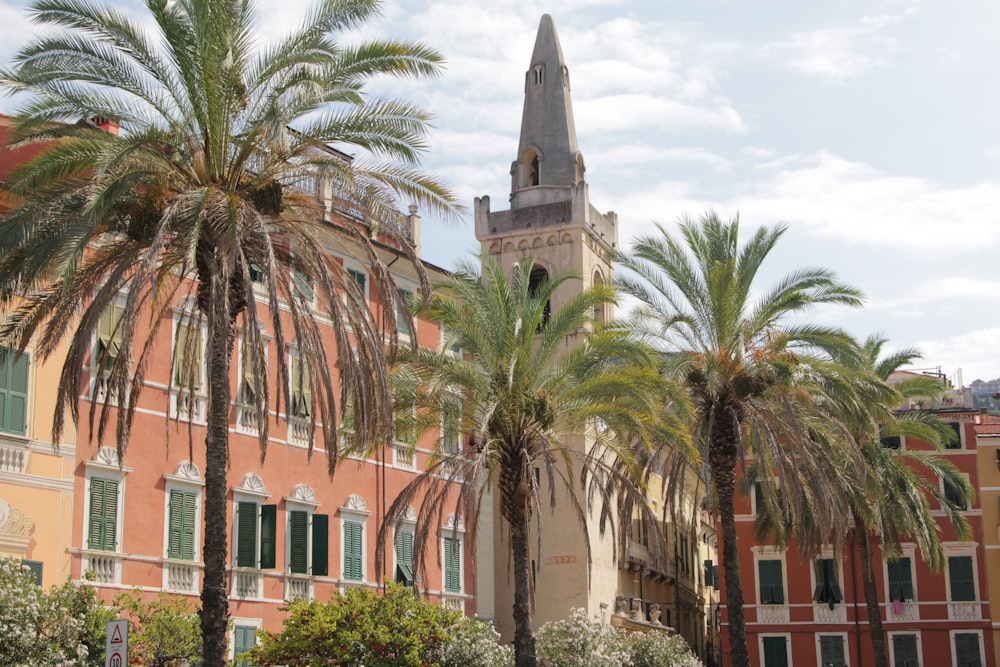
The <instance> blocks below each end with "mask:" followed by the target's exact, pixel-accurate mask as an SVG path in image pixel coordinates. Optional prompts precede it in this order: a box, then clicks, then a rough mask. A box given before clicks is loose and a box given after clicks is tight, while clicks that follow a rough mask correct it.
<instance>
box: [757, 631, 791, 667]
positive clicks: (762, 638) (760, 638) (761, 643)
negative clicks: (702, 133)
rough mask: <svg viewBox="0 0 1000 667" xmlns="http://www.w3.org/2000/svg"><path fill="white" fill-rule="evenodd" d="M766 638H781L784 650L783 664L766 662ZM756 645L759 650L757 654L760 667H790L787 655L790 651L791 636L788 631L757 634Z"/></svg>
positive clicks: (789, 658)
mask: <svg viewBox="0 0 1000 667" xmlns="http://www.w3.org/2000/svg"><path fill="white" fill-rule="evenodd" d="M768 639H782V640H784V641H783V647H784V649H785V651H784V653H785V660H784V665H780V666H776V665H772V664H770V663H768V662H767V653H766V650H767V641H766V640H768ZM757 645H758V650H759V655H760V664H761V667H790V665H791V664H792V663H791V655H789V654H790V653H791V651H790V649H791V646H792V636H791V634H790V633H787V632H768V633H760V634H758V635H757Z"/></svg>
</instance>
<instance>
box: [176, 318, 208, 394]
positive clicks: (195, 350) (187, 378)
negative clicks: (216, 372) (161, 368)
mask: <svg viewBox="0 0 1000 667" xmlns="http://www.w3.org/2000/svg"><path fill="white" fill-rule="evenodd" d="M192 332H193V333H192ZM203 365H204V364H203V363H202V359H201V328H200V327H197V326H196V325H194V324H178V325H177V349H176V350H175V352H174V384H175V385H177V386H178V387H183V388H185V389H186V388H188V387H193V388H194V390H195V391H199V390H201V369H202V366H203Z"/></svg>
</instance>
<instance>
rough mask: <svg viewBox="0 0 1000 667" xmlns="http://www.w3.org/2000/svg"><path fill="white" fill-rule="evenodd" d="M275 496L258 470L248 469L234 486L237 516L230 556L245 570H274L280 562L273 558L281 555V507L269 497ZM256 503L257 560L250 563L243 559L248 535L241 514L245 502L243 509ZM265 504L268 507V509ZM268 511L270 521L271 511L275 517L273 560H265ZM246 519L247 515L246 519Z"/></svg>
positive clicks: (234, 521)
mask: <svg viewBox="0 0 1000 667" xmlns="http://www.w3.org/2000/svg"><path fill="white" fill-rule="evenodd" d="M270 497H271V494H270V493H268V492H267V491H266V490H265V489H264V483H263V481H262V480H261V479H260V477H259V476H257V475H256V474H255V473H248V474H247V475H246V476H244V478H243V484H242V485H241V486H239V487H236V488H234V489H233V516H232V526H233V530H232V556H231V557H230V562H231V567H232V568H233V569H241V570H273V569H275V565H276V563H275V562H273V561H275V560H276V559H277V553H276V552H277V508H278V506H277V505H276V504H273V505H269V504H267V502H266V501H267V499H268V498H270ZM250 504H252V505H254V506H255V507H256V511H255V513H254V517H255V521H254V537H253V542H254V558H253V564H251V565H246V564H244V563H242V562H241V561H240V558H241V554H240V543H241V541H242V540H243V539H245V536H244V535H243V534H242V530H241V528H242V527H241V524H240V521H241V518H240V510H241V506H243V509H245V507H246V506H247V505H250ZM264 508H268V509H267V510H266V511H265V509H264ZM265 514H267V515H268V517H267V518H266V520H267V521H270V520H271V515H273V517H274V526H273V528H274V530H273V533H272V538H271V541H272V546H271V554H270V555H271V560H264V555H265V554H264V548H265V544H264V540H265V536H264V528H265V527H266V526H265V525H264V522H265ZM243 520H244V521H245V520H246V519H245V518H244V519H243Z"/></svg>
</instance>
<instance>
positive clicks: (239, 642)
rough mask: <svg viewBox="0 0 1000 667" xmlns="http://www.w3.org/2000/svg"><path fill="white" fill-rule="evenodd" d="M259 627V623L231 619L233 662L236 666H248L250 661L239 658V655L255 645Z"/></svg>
mask: <svg viewBox="0 0 1000 667" xmlns="http://www.w3.org/2000/svg"><path fill="white" fill-rule="evenodd" d="M251 623H252V621H251ZM259 627H260V626H259V625H250V624H244V623H242V622H240V621H239V620H234V621H233V664H234V665H235V666H236V667H249V665H250V663H249V662H247V661H246V660H240V659H239V657H240V656H241V655H242V654H244V653H246V652H247V651H249V650H250V649H252V648H253V647H254V646H256V645H257V629H258V628H259Z"/></svg>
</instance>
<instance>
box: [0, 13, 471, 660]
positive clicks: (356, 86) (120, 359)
mask: <svg viewBox="0 0 1000 667" xmlns="http://www.w3.org/2000/svg"><path fill="white" fill-rule="evenodd" d="M146 9H147V10H148V13H149V20H150V24H151V26H152V32H150V33H147V32H146V31H145V30H144V29H143V27H142V26H141V25H140V23H138V22H136V21H135V20H133V19H131V18H129V17H128V16H125V15H124V14H122V13H121V12H119V11H117V10H116V9H114V8H112V7H108V6H103V5H99V4H97V3H96V2H94V1H93V0H34V2H33V3H32V4H30V5H29V13H30V15H31V17H32V19H33V20H34V21H35V22H36V23H39V24H41V25H42V26H44V27H46V28H47V29H48V30H47V31H46V32H45V33H44V34H43V36H41V37H38V38H35V39H34V40H33V41H32V42H30V43H29V44H28V45H27V46H25V47H24V48H23V49H22V50H21V51H20V52H19V53H18V55H17V56H16V57H15V59H14V61H13V64H12V65H11V66H10V67H8V68H6V69H3V70H0V85H2V86H3V88H4V89H5V90H6V92H8V93H12V94H15V95H17V96H19V98H20V99H21V100H22V102H21V105H20V108H19V110H18V111H17V114H16V117H15V119H14V131H15V140H16V142H18V143H19V144H27V143H32V142H45V143H47V144H48V146H49V147H48V149H47V150H45V151H44V152H43V153H42V154H41V155H40V156H39V157H37V159H34V160H32V161H31V162H29V163H27V164H25V165H23V166H22V167H21V168H19V169H18V170H17V171H16V172H15V173H14V174H12V175H11V176H10V178H9V179H8V182H7V183H6V184H5V186H4V188H5V198H6V199H7V201H8V203H9V204H10V206H12V208H11V209H10V210H9V211H8V212H7V213H5V214H4V216H3V218H2V220H0V257H2V259H0V306H2V307H3V308H4V310H6V311H7V312H8V313H10V315H9V317H8V320H7V322H6V324H5V327H4V331H3V335H4V338H5V341H6V342H8V343H9V344H14V345H17V346H18V347H20V348H22V349H23V347H24V346H26V345H27V344H28V343H29V341H30V340H32V339H33V338H34V339H36V341H37V342H36V345H37V350H38V353H39V354H40V355H41V357H43V358H44V357H46V356H47V355H50V354H51V353H52V352H53V351H54V350H55V349H56V345H57V344H58V343H59V341H60V340H62V339H63V338H64V337H68V338H69V352H68V355H67V357H66V360H65V364H64V366H63V373H62V377H61V383H60V387H59V391H58V397H57V401H56V409H55V415H56V425H55V431H56V432H55V434H54V442H58V438H59V435H60V432H61V430H62V428H63V414H64V410H66V409H68V410H69V411H70V412H71V414H72V416H73V418H74V419H76V417H77V395H78V393H79V387H80V380H81V369H82V366H83V361H84V359H85V358H86V355H87V350H88V349H89V347H90V344H91V341H92V340H93V338H94V332H95V329H96V327H97V326H98V323H99V321H100V319H101V316H102V314H103V313H104V312H105V311H106V310H107V308H108V306H109V304H111V303H112V301H113V300H114V299H115V298H116V296H117V295H118V294H119V293H120V292H121V293H124V295H125V305H124V311H123V313H122V315H121V317H120V318H119V319H118V321H117V323H116V325H115V327H116V330H117V333H118V334H119V338H120V341H121V348H120V349H119V350H116V351H115V353H114V354H113V355H112V354H107V353H102V355H101V356H102V358H101V359H99V360H98V362H99V363H100V364H101V365H102V366H105V367H106V371H107V374H108V375H107V377H108V386H109V387H110V389H109V390H108V391H107V392H106V393H105V398H106V402H105V403H104V405H103V407H102V409H101V415H100V417H99V420H98V421H99V423H98V427H97V435H98V438H99V439H100V438H101V437H103V436H104V433H105V429H106V428H107V427H108V426H109V424H110V423H111V421H110V420H111V416H112V415H113V416H114V424H115V427H116V428H115V434H116V438H117V444H118V449H119V451H120V453H124V451H125V449H126V447H127V445H128V442H129V428H130V424H131V421H132V416H133V413H134V410H135V408H136V400H137V396H138V394H139V390H140V389H141V387H142V385H143V377H144V373H145V369H146V366H147V364H148V362H149V361H150V355H151V354H152V350H153V349H154V348H153V341H154V340H155V339H156V334H157V333H158V325H159V323H161V322H163V321H164V320H166V321H170V320H169V318H168V317H164V315H165V313H166V312H168V309H170V308H172V307H173V305H174V304H175V303H176V302H177V300H178V299H179V298H180V297H181V296H183V295H185V294H189V295H190V296H191V297H192V299H193V301H194V302H195V303H196V304H197V307H196V309H195V313H194V314H193V315H192V316H191V320H192V323H194V322H196V321H201V322H206V323H207V341H206V350H207V351H206V362H207V375H208V378H209V381H208V384H207V392H208V403H207V422H208V427H207V436H206V440H205V448H206V470H205V482H206V484H205V543H204V554H203V555H204V562H205V571H204V584H203V591H202V616H201V623H202V632H203V634H204V640H205V641H204V651H205V655H204V664H205V665H210V666H213V667H214V666H219V665H222V664H223V663H224V661H225V653H226V632H227V620H228V600H227V593H226V591H227V587H226V583H225V578H226V562H227V558H226V539H227V538H226V535H227V531H226V523H227V512H226V472H227V460H228V431H229V410H230V400H231V387H230V384H229V372H230V364H231V359H232V353H233V349H234V340H235V338H236V336H237V333H238V331H239V329H240V328H241V327H242V329H243V332H244V333H243V335H244V336H245V339H246V341H247V346H248V347H249V348H251V349H252V350H254V351H256V352H258V354H256V355H254V354H250V355H248V358H250V359H256V360H257V363H255V364H251V365H252V366H253V368H252V371H251V372H252V373H253V375H254V377H255V379H256V380H257V381H258V382H257V384H258V386H259V387H260V388H261V391H258V392H255V396H254V398H253V400H254V401H255V403H256V405H255V406H254V407H256V410H257V415H258V420H257V421H258V423H259V424H260V425H261V428H260V445H261V453H262V456H263V454H264V445H265V443H266V442H267V419H265V418H264V417H265V416H266V415H267V411H268V410H269V405H270V403H271V402H272V400H273V401H276V403H277V406H276V407H277V408H280V402H281V401H282V400H284V401H285V403H286V404H288V403H289V402H290V396H289V393H290V392H289V389H288V385H289V383H288V381H287V380H288V377H289V371H288V369H287V368H286V366H287V364H286V361H285V359H284V358H283V357H284V355H278V366H279V371H280V372H279V375H280V379H281V383H280V386H281V387H284V389H283V391H279V392H277V394H278V395H277V396H276V397H274V398H273V399H272V397H271V396H270V395H269V391H268V384H267V382H266V381H265V377H264V369H263V367H262V363H263V359H264V355H263V353H262V351H263V345H264V341H263V337H262V335H261V331H260V329H259V327H258V312H257V310H258V306H257V302H256V299H255V297H254V286H253V283H254V281H255V280H254V279H255V278H259V277H262V278H263V280H262V281H260V280H258V283H260V282H263V284H264V285H266V302H267V313H268V314H267V315H263V316H265V317H269V319H270V322H269V325H270V328H271V330H272V332H273V336H274V339H275V342H276V344H277V345H279V346H283V345H284V344H285V342H286V341H288V340H292V338H293V337H294V340H295V342H296V344H297V345H298V346H299V349H300V350H301V351H302V353H303V354H304V355H305V356H306V358H307V359H309V361H310V363H308V364H307V368H308V375H309V379H310V382H311V386H312V387H313V388H314V391H312V392H311V394H312V395H313V397H314V398H313V400H314V402H315V403H316V405H315V406H314V407H316V408H318V409H317V410H310V414H311V415H314V417H311V419H313V420H318V422H320V423H322V425H323V428H324V430H323V437H324V446H325V449H326V450H327V452H329V455H330V459H329V466H330V470H331V472H332V469H333V465H334V463H335V461H336V455H337V438H336V427H337V417H336V414H337V407H338V406H337V398H336V397H335V396H334V383H333V379H332V376H331V372H330V368H331V367H332V366H333V365H334V363H333V362H334V360H335V359H336V362H337V364H338V365H339V369H340V378H341V389H340V391H341V397H340V407H341V409H343V406H344V405H345V404H347V403H349V402H351V401H348V400H344V399H347V398H348V397H350V398H351V399H352V401H353V405H354V406H355V411H356V414H357V415H359V416H360V417H359V418H358V419H356V420H355V423H354V428H355V431H356V433H357V434H358V437H359V438H361V439H364V440H377V439H380V438H381V439H384V438H387V437H388V436H389V435H390V434H391V428H392V425H391V401H390V390H389V383H388V373H387V371H386V370H385V365H384V362H383V355H384V339H383V337H382V334H381V333H380V332H379V330H378V327H377V326H376V324H375V323H373V322H372V321H371V319H370V315H369V314H368V310H367V308H360V307H355V308H351V307H345V304H344V301H343V300H342V298H341V297H340V296H339V295H340V294H341V293H346V294H347V298H348V301H349V302H357V301H358V300H359V299H362V298H363V297H362V296H361V295H360V292H359V290H358V289H357V286H356V285H355V284H354V282H353V281H352V280H351V279H350V277H349V276H347V275H346V271H345V270H344V269H343V267H342V265H340V264H339V263H337V262H334V261H333V260H332V259H331V258H330V256H329V254H328V251H329V249H330V248H332V247H341V248H342V249H344V250H345V251H346V249H347V248H349V247H354V246H356V247H357V248H359V250H358V251H357V252H358V253H359V254H360V258H361V259H362V260H364V261H367V262H368V263H370V264H371V265H372V273H373V275H374V278H375V281H376V282H377V285H376V287H377V288H378V289H379V290H380V291H381V293H382V294H387V295H396V294H397V290H396V289H395V288H394V285H393V283H392V278H391V276H390V275H389V273H388V271H387V270H386V268H385V266H384V265H382V263H381V261H380V259H379V256H378V254H377V253H376V251H375V248H374V247H373V245H372V243H371V242H370V241H369V240H368V238H367V234H366V233H365V232H367V228H365V229H362V228H361V227H360V226H358V225H355V224H353V223H352V224H345V225H341V226H340V227H339V231H337V232H333V231H331V230H332V225H330V222H329V221H328V220H327V219H325V217H326V216H325V214H324V213H323V207H322V206H321V205H320V203H319V201H318V200H317V198H316V196H315V192H316V191H315V189H313V190H312V191H310V192H308V193H304V192H301V191H299V190H298V189H296V186H300V187H309V186H310V184H316V183H321V184H324V187H326V188H332V192H334V193H336V196H339V197H342V198H343V199H346V200H348V201H350V202H351V204H350V205H351V206H353V207H355V208H356V210H357V211H360V212H362V213H363V214H364V215H366V216H367V218H368V219H367V221H366V222H369V223H370V226H372V227H374V226H375V225H378V226H379V231H380V233H382V234H390V235H393V236H395V241H396V243H397V244H398V246H399V248H400V249H401V252H403V253H404V254H406V255H408V256H409V257H411V258H415V256H414V249H413V245H412V244H411V243H410V242H409V240H408V239H407V238H406V236H405V234H402V233H395V232H394V226H393V225H392V224H388V223H391V222H392V216H393V215H394V213H393V211H392V201H393V198H394V197H397V198H401V197H405V198H407V199H409V200H411V201H413V202H414V203H417V204H421V205H423V206H425V207H431V208H432V209H433V210H436V211H439V212H444V213H446V214H447V213H454V212H455V206H454V203H453V201H454V199H453V196H452V195H451V194H450V192H449V191H448V190H447V189H446V188H444V187H443V186H441V185H440V184H439V183H438V182H436V181H435V180H434V179H432V178H430V177H428V176H426V175H424V174H423V173H422V172H421V171H420V170H419V165H418V159H419V156H420V154H421V152H422V151H423V150H424V148H425V146H424V143H423V137H424V135H425V132H426V129H427V122H428V117H427V115H426V114H425V113H424V112H422V111H421V110H420V109H418V108H416V107H414V106H412V105H410V104H408V103H406V102H403V101H399V100H394V99H369V98H368V97H367V96H366V95H365V84H366V83H367V82H368V81H369V80H370V79H371V78H373V77H376V76H379V75H383V74H384V75H389V76H398V77H414V78H419V77H424V76H430V75H433V74H435V73H436V72H437V71H438V69H439V64H440V57H439V56H438V54H437V53H435V52H434V51H433V50H431V49H429V48H427V47H425V46H422V45H420V44H410V43H403V42H397V41H390V40H372V41H363V42H360V43H358V44H355V45H350V46H345V45H342V44H338V43H337V41H336V39H335V37H336V33H337V32H339V31H341V30H347V29H352V28H356V27H359V26H362V25H364V24H366V23H367V22H368V21H370V20H371V19H372V18H373V17H375V16H376V15H377V13H378V11H379V3H378V2H377V0H318V2H317V4H316V5H315V6H314V7H313V8H312V9H311V10H310V12H309V13H308V14H307V15H306V17H305V18H304V20H303V22H302V24H301V26H300V27H298V28H297V29H294V30H292V31H291V32H290V33H289V34H288V35H287V36H286V37H285V38H283V39H281V40H280V41H277V42H275V43H274V44H272V45H270V46H267V47H263V46H260V45H259V43H258V34H257V33H256V27H255V21H254V10H255V3H254V2H252V1H249V0H147V2H146ZM81 118H84V119H92V118H97V119H110V120H111V121H113V124H114V125H117V126H118V127H120V132H118V133H109V132H105V131H102V130H101V129H99V128H98V127H96V126H95V123H92V122H88V121H82V122H78V121H79V119H81ZM104 124H106V123H105V122H103V120H99V121H98V123H97V125H104ZM290 126H294V128H295V129H294V131H292V130H290V129H289V128H290ZM332 145H341V146H348V147H356V148H357V149H360V150H362V151H364V153H363V155H368V156H369V157H367V158H365V159H357V160H353V161H352V160H350V159H347V158H346V155H345V154H344V153H341V152H339V151H337V150H336V149H335V148H333V147H331V146H332ZM313 187H315V186H314V185H313ZM345 236H346V237H348V238H349V243H347V244H345V243H344V237H345ZM306 281H308V282H309V283H311V284H312V286H313V287H312V288H309V289H308V290H307V289H306V288H305V285H304V283H305V282H306ZM425 282H426V281H425ZM307 292H311V293H310V294H308V295H307ZM313 296H315V300H316V303H318V304H319V309H321V310H322V311H324V312H325V313H326V314H327V315H328V316H329V319H330V320H331V321H332V327H333V332H334V338H335V340H336V350H338V351H343V350H348V349H351V348H353V349H354V352H355V353H354V354H353V355H352V354H338V353H336V352H334V351H331V350H327V349H326V347H325V346H324V337H323V335H322V331H321V328H320V325H319V323H318V320H317V317H316V316H315V314H314V313H313V311H312V310H311V307H310V305H309V304H308V301H311V300H312V298H311V297H313ZM81 307H82V310H80V308H81ZM285 308H287V309H288V310H290V312H291V317H290V319H289V320H286V321H283V320H282V319H281V317H279V313H280V312H282V310H283V309H285ZM386 310H387V317H388V318H390V319H392V318H393V316H394V309H393V308H387V309H386ZM12 311H13V312H12ZM392 324H393V323H392V322H390V323H389V326H387V327H386V329H387V330H388V331H389V332H390V334H389V336H390V338H389V341H390V347H393V346H394V345H395V339H394V338H393V337H392V332H394V331H395V326H393V325H392ZM143 327H149V328H150V329H151V335H150V336H149V338H148V340H146V341H145V342H143V341H139V340H136V338H135V332H136V331H137V330H140V329H143ZM348 332H351V338H350V339H349V338H348ZM189 338H193V337H189ZM178 342H179V343H180V340H179V341H178ZM187 344H188V345H190V344H191V343H190V341H188V342H187ZM331 355H335V356H331ZM195 356H196V355H193V354H188V355H185V358H186V359H192V358H194V357H195ZM133 360H134V363H133ZM300 375H301V374H300ZM195 376H196V373H195V372H193V370H192V369H190V368H189V369H186V370H185V369H181V373H180V377H186V378H189V379H190V378H193V377H195ZM191 381H192V382H193V380H191ZM112 396H114V397H117V399H118V403H119V406H118V408H117V409H116V408H112V407H111V406H110V405H109V403H108V402H107V401H109V400H110V398H111V397H112ZM94 410H95V409H94V408H92V409H91V422H93V421H94V419H95V414H94ZM92 428H93V427H92Z"/></svg>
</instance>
